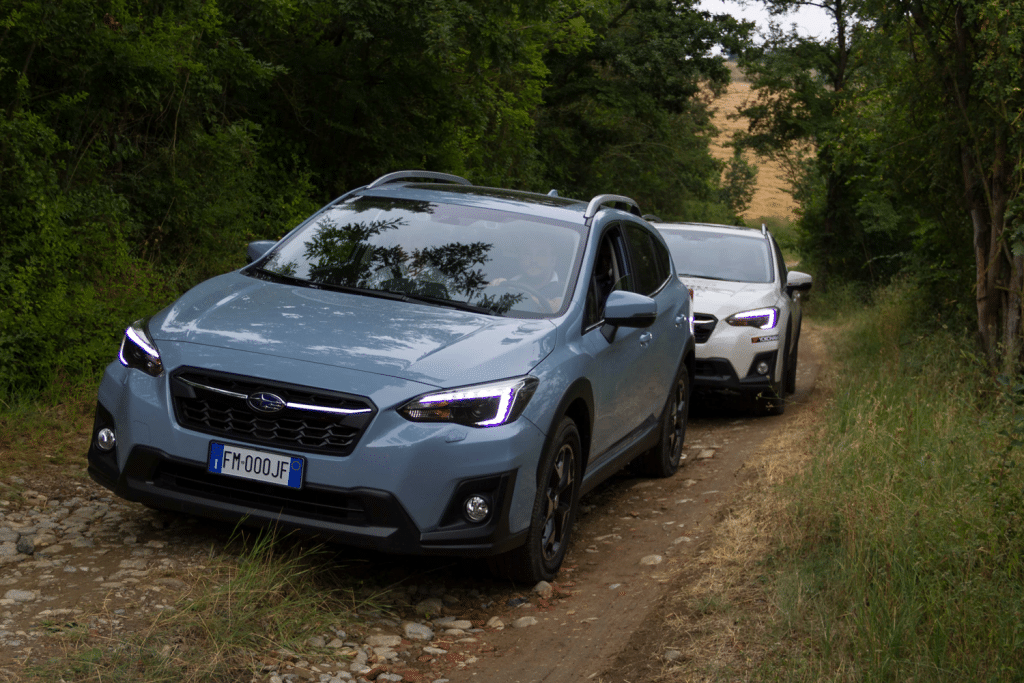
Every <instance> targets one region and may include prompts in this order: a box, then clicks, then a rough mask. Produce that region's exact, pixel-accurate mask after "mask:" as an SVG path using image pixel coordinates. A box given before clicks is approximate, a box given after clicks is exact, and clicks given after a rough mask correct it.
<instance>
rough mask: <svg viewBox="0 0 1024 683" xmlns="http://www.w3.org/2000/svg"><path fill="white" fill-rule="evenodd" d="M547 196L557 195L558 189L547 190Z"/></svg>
mask: <svg viewBox="0 0 1024 683" xmlns="http://www.w3.org/2000/svg"><path fill="white" fill-rule="evenodd" d="M548 196H549V197H557V196H558V190H551V191H550V192H548Z"/></svg>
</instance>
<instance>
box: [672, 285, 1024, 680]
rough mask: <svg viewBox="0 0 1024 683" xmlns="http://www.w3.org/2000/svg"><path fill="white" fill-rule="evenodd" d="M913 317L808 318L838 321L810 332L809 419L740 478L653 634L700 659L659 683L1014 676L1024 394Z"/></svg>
mask: <svg viewBox="0 0 1024 683" xmlns="http://www.w3.org/2000/svg"><path fill="white" fill-rule="evenodd" d="M917 300H918V297H917V295H916V294H915V292H914V289H913V287H911V286H909V285H899V286H895V287H893V288H891V289H889V290H886V291H884V292H882V293H880V295H879V296H878V297H876V299H875V301H874V303H872V304H870V305H864V304H861V303H860V302H859V301H858V298H857V297H856V296H855V295H854V293H851V292H843V293H841V295H840V296H839V297H838V298H837V299H836V300H834V301H829V300H820V301H818V304H817V305H818V306H820V307H821V310H823V311H824V310H832V311H835V310H836V309H838V308H840V307H842V310H841V311H840V313H838V314H835V315H834V317H831V318H829V319H828V321H827V322H823V321H822V320H820V319H819V320H817V321H815V324H816V325H827V327H826V328H825V329H824V342H825V344H827V345H828V348H829V352H830V353H831V354H832V356H833V361H834V369H833V371H832V372H830V373H828V376H827V377H825V378H824V379H821V378H819V386H821V387H822V391H819V392H818V398H817V403H818V404H820V405H814V406H808V409H809V410H813V411H815V412H817V413H818V415H817V416H816V417H813V418H812V417H811V416H810V413H809V412H808V411H805V412H804V413H803V417H804V418H806V419H809V420H812V421H811V422H810V423H809V424H808V425H807V426H806V428H805V429H796V430H793V431H791V432H790V433H788V434H782V435H780V436H779V437H778V439H780V440H781V441H780V440H776V441H773V442H769V443H767V444H766V446H765V448H763V449H762V453H760V455H759V456H757V457H755V459H754V461H753V462H751V463H748V467H749V466H753V467H754V468H756V469H757V471H758V473H759V475H760V477H759V480H758V481H757V483H756V485H754V488H753V490H752V491H751V492H749V493H748V494H747V495H746V499H747V501H748V504H745V505H744V506H742V507H741V508H739V509H737V510H735V511H734V512H733V514H732V515H731V516H730V517H729V518H727V519H726V520H725V521H724V522H723V523H722V524H721V525H720V528H719V530H718V533H717V538H716V541H715V543H714V544H713V546H712V547H710V548H709V550H708V552H706V553H705V555H704V556H702V558H701V564H702V567H701V571H700V573H699V577H700V578H698V579H697V580H695V581H693V582H692V583H690V584H688V585H682V586H681V587H680V589H679V591H678V592H677V594H676V595H675V603H674V605H675V612H674V616H673V618H672V619H671V620H669V623H668V624H667V626H668V628H669V629H670V631H671V632H672V635H671V637H672V639H673V642H675V643H676V645H678V644H679V643H680V642H686V643H688V644H687V647H688V649H690V650H691V651H700V652H702V653H708V654H707V655H700V656H696V657H694V658H693V659H691V660H690V661H688V662H686V663H685V664H681V665H676V666H669V667H666V668H665V670H664V671H663V672H661V674H660V677H659V678H657V680H665V681H669V680H671V681H689V680H707V681H732V680H758V681H858V682H861V681H879V682H882V681H886V682H887V681H893V682H896V681H899V682H901V683H902V682H906V681H921V682H924V681H927V682H929V683H930V682H933V681H938V682H943V681H950V682H952V681H972V682H974V681H1000V682H1001V681H1019V680H1021V679H1022V677H1024V529H1022V525H1021V524H1020V521H1021V519H1020V518H1021V516H1022V515H1024V471H1022V470H1024V466H1022V465H1024V462H1022V461H1024V458H1022V454H1021V445H1022V444H1024V407H1022V406H1024V401H1022V397H1024V385H1022V384H1021V383H1020V382H1018V381H1011V380H1008V379H1003V380H1001V381H1000V380H999V378H995V377H993V376H992V374H991V373H990V372H989V371H987V370H986V368H985V367H984V366H983V364H981V363H979V362H977V361H976V360H975V359H974V358H972V357H971V356H970V354H968V353H966V352H965V351H964V349H965V346H966V345H965V342H964V340H965V338H969V335H967V334H965V333H961V332H958V331H954V330H946V329H943V325H942V322H941V321H939V320H929V319H927V318H922V317H921V313H920V310H919V308H920V307H918V306H917V305H916V301H917ZM787 439H789V441H788V442H787ZM709 605H715V606H717V607H716V609H714V610H711V611H709V607H708V606H709Z"/></svg>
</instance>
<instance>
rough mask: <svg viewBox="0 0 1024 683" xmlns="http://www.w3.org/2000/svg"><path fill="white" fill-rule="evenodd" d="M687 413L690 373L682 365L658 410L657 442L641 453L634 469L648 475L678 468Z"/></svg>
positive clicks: (684, 437) (688, 409)
mask: <svg viewBox="0 0 1024 683" xmlns="http://www.w3.org/2000/svg"><path fill="white" fill-rule="evenodd" d="M689 413H690V375H689V373H688V372H687V370H686V366H685V365H684V366H683V367H681V368H680V369H679V372H678V373H676V380H675V382H673V383H672V390H671V392H670V393H669V397H668V400H667V401H665V409H664V411H663V412H662V414H661V438H660V440H659V441H658V445H657V446H655V447H654V448H652V449H650V450H649V451H647V452H645V453H642V454H641V455H640V456H639V457H638V458H637V461H636V464H637V466H638V467H637V469H638V470H639V471H640V473H641V474H644V475H646V476H648V477H671V476H672V475H673V474H675V473H676V470H678V469H679V462H680V461H681V460H682V456H683V442H684V441H685V440H686V422H687V419H688V418H689Z"/></svg>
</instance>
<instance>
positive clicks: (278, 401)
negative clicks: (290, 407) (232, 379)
mask: <svg viewBox="0 0 1024 683" xmlns="http://www.w3.org/2000/svg"><path fill="white" fill-rule="evenodd" d="M246 402H247V403H248V404H249V407H250V408H252V409H253V410H255V411H256V412H259V413H276V412H277V411H279V410H284V408H285V402H284V399H283V398H281V397H280V396H278V395H277V394H272V393H270V392H269V391H257V392H256V393H255V394H251V395H250V396H249V398H248V399H246Z"/></svg>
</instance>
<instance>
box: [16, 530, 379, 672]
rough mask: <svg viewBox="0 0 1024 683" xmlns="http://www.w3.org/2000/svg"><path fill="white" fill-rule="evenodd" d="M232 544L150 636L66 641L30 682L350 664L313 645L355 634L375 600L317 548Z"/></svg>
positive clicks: (263, 537) (80, 636)
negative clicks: (339, 633) (290, 663)
mask: <svg viewBox="0 0 1024 683" xmlns="http://www.w3.org/2000/svg"><path fill="white" fill-rule="evenodd" d="M233 540H234V541H235V542H236V543H238V544H240V545H241V552H240V553H239V555H238V556H216V557H212V558H211V560H210V561H209V562H208V563H207V566H206V567H204V568H203V574H202V575H200V576H195V577H193V581H191V582H189V585H190V586H191V588H190V590H189V592H188V593H187V594H185V595H183V596H182V597H181V598H180V599H179V600H178V602H177V603H176V604H175V605H174V608H173V609H169V610H166V611H164V612H162V613H160V614H159V615H158V616H156V617H155V618H153V619H152V622H151V623H150V624H149V627H148V628H146V629H144V630H139V631H136V632H135V633H133V634H129V635H127V636H125V637H114V638H110V639H109V640H107V639H105V638H104V636H101V635H87V634H86V633H84V632H72V633H69V634H67V635H66V636H65V637H66V639H67V644H66V647H67V650H68V656H67V657H66V658H64V659H61V660H54V661H51V662H50V663H49V664H47V665H42V666H37V667H34V668H33V669H32V670H30V671H29V672H27V675H28V676H29V679H28V680H37V681H57V680H60V681H66V683H73V682H76V681H82V682H84V681H109V682H110V683H117V682H123V683H134V682H136V681H147V682H148V683H154V682H158V681H166V682H167V683H171V682H173V683H182V682H189V683H214V682H221V681H250V680H262V678H260V676H261V673H265V672H263V668H264V663H265V662H268V661H274V660H275V659H276V658H278V657H280V656H281V655H282V653H294V654H295V655H297V656H301V657H304V658H315V657H317V655H318V654H319V655H320V656H321V657H323V658H328V657H330V658H331V660H332V661H338V660H342V661H344V660H345V658H346V656H350V655H346V654H344V653H339V651H337V650H332V651H329V652H328V651H325V650H323V648H320V649H319V650H318V648H317V647H316V646H315V645H313V644H311V642H310V638H311V637H312V636H314V635H323V634H330V633H332V632H334V631H336V630H337V629H339V628H350V627H352V625H356V627H357V628H358V625H359V623H360V621H361V619H360V617H359V616H358V614H357V610H369V611H379V610H380V606H379V605H377V604H376V603H375V599H376V596H375V595H373V594H367V593H366V591H365V590H364V589H363V587H360V586H357V585H354V582H353V581H350V580H348V579H347V578H346V576H345V574H344V567H342V566H341V565H339V564H337V563H336V562H334V561H332V560H331V558H330V556H329V555H328V554H327V553H326V552H324V551H323V550H322V549H320V548H313V549H309V548H304V547H302V546H301V545H299V544H297V543H294V542H290V539H287V538H284V539H282V538H278V537H277V535H276V534H274V533H272V532H264V533H261V534H259V535H257V536H255V537H252V538H249V537H247V536H246V535H244V534H242V533H241V532H240V533H239V534H237V535H236V537H235V538H234V539H233Z"/></svg>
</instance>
